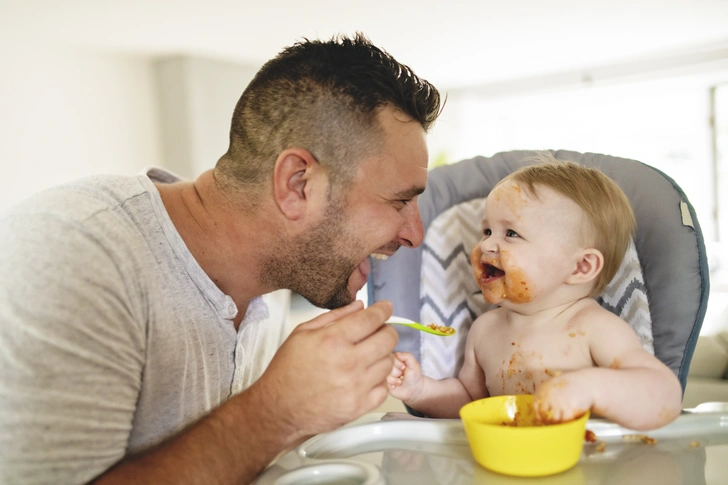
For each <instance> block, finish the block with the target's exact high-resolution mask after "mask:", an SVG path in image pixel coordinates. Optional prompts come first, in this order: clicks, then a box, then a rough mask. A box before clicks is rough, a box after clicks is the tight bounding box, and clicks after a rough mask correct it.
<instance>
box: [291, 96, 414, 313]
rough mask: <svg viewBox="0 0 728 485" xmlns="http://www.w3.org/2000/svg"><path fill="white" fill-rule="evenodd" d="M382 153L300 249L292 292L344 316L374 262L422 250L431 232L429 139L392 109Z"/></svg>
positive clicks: (386, 116) (386, 113)
mask: <svg viewBox="0 0 728 485" xmlns="http://www.w3.org/2000/svg"><path fill="white" fill-rule="evenodd" d="M379 121H380V126H381V127H382V131H383V143H382V148H381V150H377V152H376V153H372V154H371V155H369V156H366V157H365V158H364V160H362V162H361V164H360V166H359V169H358V172H357V174H356V176H355V177H354V181H353V182H352V185H351V186H350V187H348V188H347V189H346V190H345V191H343V192H342V193H337V192H336V190H337V189H338V187H333V190H334V194H333V197H332V198H331V199H330V201H329V205H328V207H327V209H326V213H325V215H324V217H323V218H322V219H321V221H320V223H319V224H318V225H317V226H316V227H314V228H312V229H311V231H309V232H308V233H307V234H305V235H303V236H302V237H300V238H299V239H298V240H297V241H296V242H295V244H294V246H295V247H296V248H297V249H296V251H295V252H296V254H295V255H294V256H295V257H294V258H293V259H295V265H294V266H293V268H294V269H292V270H291V273H290V278H291V279H289V284H287V285H286V286H288V287H289V288H290V289H291V290H293V291H296V292H297V293H299V294H301V295H302V296H303V297H305V298H306V299H307V300H309V301H310V302H311V303H313V304H314V305H316V306H320V307H324V308H337V307H340V306H343V305H346V304H348V303H350V302H352V301H353V300H354V299H355V298H356V293H357V292H358V291H359V290H360V289H361V288H362V287H363V286H364V284H365V283H366V281H367V277H368V275H369V271H370V264H369V256H370V255H373V257H380V258H382V257H388V256H390V255H392V254H394V252H395V251H396V250H397V249H398V248H399V247H400V246H407V247H417V246H419V245H420V244H421V243H422V239H423V236H424V229H423V226H422V219H421V217H420V212H419V208H418V207H417V196H418V195H419V194H420V193H422V192H423V191H424V190H425V185H426V184H427V146H426V143H425V132H424V130H423V129H422V127H421V126H420V124H419V123H417V122H416V121H412V120H409V119H408V118H407V117H405V115H403V114H401V113H400V112H398V111H395V110H393V109H391V108H385V109H383V110H382V111H381V112H380V113H379Z"/></svg>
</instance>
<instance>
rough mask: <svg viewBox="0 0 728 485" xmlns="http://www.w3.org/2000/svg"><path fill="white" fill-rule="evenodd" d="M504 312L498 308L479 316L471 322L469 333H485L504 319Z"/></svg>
mask: <svg viewBox="0 0 728 485" xmlns="http://www.w3.org/2000/svg"><path fill="white" fill-rule="evenodd" d="M504 312H505V310H504V309H503V308H500V307H498V308H494V309H493V310H489V311H487V312H485V313H483V314H481V315H480V316H479V317H478V318H476V319H475V321H473V324H472V326H471V327H470V332H471V333H472V332H483V331H486V329H488V328H490V327H492V326H494V325H497V324H498V323H499V322H502V321H503V319H504V318H505V314H504Z"/></svg>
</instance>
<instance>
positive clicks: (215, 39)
mask: <svg viewBox="0 0 728 485" xmlns="http://www.w3.org/2000/svg"><path fill="white" fill-rule="evenodd" d="M354 31H362V32H364V33H365V34H367V35H368V36H369V37H370V38H371V39H372V40H373V41H374V43H376V44H378V45H380V46H382V47H384V48H385V49H386V50H388V51H389V52H390V53H392V54H393V55H394V56H395V57H397V58H398V59H399V60H400V61H402V62H404V63H406V64H409V65H410V66H411V67H412V68H413V69H414V70H415V72H417V73H418V74H419V75H421V76H422V77H424V78H426V79H428V80H430V81H432V82H434V83H435V84H436V85H438V86H439V87H441V88H455V87H461V86H468V85H478V84H482V83H494V82H498V81H503V80H508V79H516V78H521V77H526V76H541V75H547V74H550V73H554V72H559V71H566V70H573V69H581V68H587V67H598V66H603V65H609V64H613V63H620V62H625V61H628V62H631V61H635V60H639V59H642V58H649V57H654V56H657V57H659V56H665V55H668V56H669V55H672V54H674V53H676V52H678V51H685V50H687V51H691V50H695V49H703V48H711V49H714V48H715V46H720V47H721V48H725V47H728V1H726V0H607V1H604V0H597V1H590V0H576V1H574V0H501V1H494V0H481V1H469V0H447V1H445V0H368V1H358V0H357V1H354V0H351V1H346V2H344V1H337V0H305V1H303V0H300V1H294V0H259V1H255V2H253V1H248V0H238V1H232V0H178V1H172V0H119V1H110V0H0V40H2V37H5V39H6V40H7V39H12V41H13V42H14V43H16V44H17V43H18V42H21V43H22V42H25V41H27V42H40V43H47V44H48V45H54V46H57V45H65V44H70V45H72V46H81V47H84V48H87V47H88V48H92V49H100V50H109V51H114V52H123V53H132V54H142V55H145V56H158V55H164V54H192V55H202V56H209V57H213V58H218V59H225V60H233V61H240V62H250V63H253V64H255V65H259V64H261V63H262V62H264V61H265V60H266V59H268V58H269V57H272V56H273V55H275V54H276V53H277V52H278V51H279V50H280V49H281V48H282V47H284V46H287V45H289V44H291V43H293V42H295V41H296V40H299V39H301V38H303V37H309V38H329V37H331V36H332V35H334V34H336V33H349V34H350V33H352V32H354ZM18 47H19V48H22V46H21V45H19V46H18Z"/></svg>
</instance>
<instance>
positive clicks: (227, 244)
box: [157, 170, 274, 329]
mask: <svg viewBox="0 0 728 485" xmlns="http://www.w3.org/2000/svg"><path fill="white" fill-rule="evenodd" d="M157 188H158V190H159V193H160V196H161V197H162V202H163V203H164V206H165V208H166V209H167V212H168V214H169V217H170V219H171V220H172V223H173V224H174V226H175V228H176V229H177V231H178V232H179V234H180V236H181V237H182V240H183V241H184V242H185V244H186V245H187V248H188V249H189V250H190V252H191V253H192V256H193V257H194V258H195V260H196V261H197V262H198V264H199V265H200V267H201V268H202V270H203V271H204V272H205V273H206V274H207V275H208V276H209V277H210V279H211V280H212V281H213V282H214V283H215V285H217V287H218V288H219V289H220V290H221V291H222V292H223V293H225V294H226V295H229V296H230V297H231V298H232V299H233V301H234V302H235V305H236V306H237V308H238V313H237V315H236V316H235V318H234V319H233V323H234V324H235V328H236V329H237V328H238V326H239V325H240V322H241V321H242V319H243V318H244V316H245V313H246V311H247V308H248V305H249V303H250V301H251V300H252V299H253V298H255V297H257V296H260V295H262V294H264V293H268V292H270V291H273V290H274V288H271V289H268V288H263V287H262V286H261V285H260V282H259V278H258V274H259V266H258V265H259V262H260V261H261V260H263V256H262V254H261V253H260V248H266V247H268V246H269V245H266V244H265V238H266V237H267V231H265V229H264V228H262V227H261V225H260V224H256V222H255V221H256V219H255V218H254V217H251V216H250V215H249V213H246V211H243V210H239V209H238V210H236V209H235V208H234V207H232V204H230V202H229V201H228V200H226V199H225V197H224V196H223V195H222V194H221V193H220V191H219V189H218V187H217V186H216V184H215V180H214V177H213V174H212V171H211V170H210V171H207V172H205V173H203V174H202V175H200V176H199V177H198V178H197V180H195V181H194V182H178V183H174V184H158V185H157ZM256 238H257V239H256Z"/></svg>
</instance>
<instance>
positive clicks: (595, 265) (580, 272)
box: [566, 248, 604, 285]
mask: <svg viewBox="0 0 728 485" xmlns="http://www.w3.org/2000/svg"><path fill="white" fill-rule="evenodd" d="M603 268H604V256H603V255H602V253H601V251H599V250H598V249H594V248H586V249H583V250H582V251H581V252H580V253H579V255H578V257H577V261H576V267H575V268H574V271H573V272H572V273H571V275H570V276H569V277H568V278H567V280H566V283H567V284H571V285H579V284H583V283H589V282H591V281H594V279H596V277H597V276H599V273H601V272H602V269H603Z"/></svg>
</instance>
